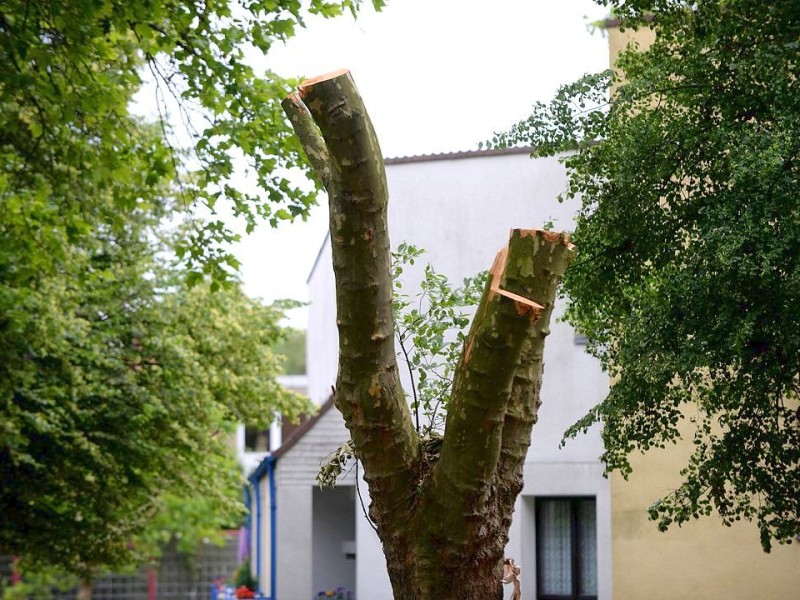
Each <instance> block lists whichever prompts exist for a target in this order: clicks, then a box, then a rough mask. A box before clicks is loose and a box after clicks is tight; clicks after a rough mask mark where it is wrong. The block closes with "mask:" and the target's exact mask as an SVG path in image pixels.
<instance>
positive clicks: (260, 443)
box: [244, 425, 270, 452]
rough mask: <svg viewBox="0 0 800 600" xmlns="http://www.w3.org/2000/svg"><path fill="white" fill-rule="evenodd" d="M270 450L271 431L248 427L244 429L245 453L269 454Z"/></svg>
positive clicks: (253, 426) (252, 426)
mask: <svg viewBox="0 0 800 600" xmlns="http://www.w3.org/2000/svg"><path fill="white" fill-rule="evenodd" d="M269 449H270V445H269V429H261V428H259V427H257V426H255V425H246V426H245V428H244V450H245V452H268V451H269Z"/></svg>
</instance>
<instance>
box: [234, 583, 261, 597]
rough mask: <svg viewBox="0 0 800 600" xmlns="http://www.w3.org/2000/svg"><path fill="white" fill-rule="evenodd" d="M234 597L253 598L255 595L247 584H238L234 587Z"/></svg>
mask: <svg viewBox="0 0 800 600" xmlns="http://www.w3.org/2000/svg"><path fill="white" fill-rule="evenodd" d="M236 597H237V598H255V597H256V595H255V594H254V593H253V590H251V589H250V588H248V587H247V586H244V585H240V586H239V587H238V588H236Z"/></svg>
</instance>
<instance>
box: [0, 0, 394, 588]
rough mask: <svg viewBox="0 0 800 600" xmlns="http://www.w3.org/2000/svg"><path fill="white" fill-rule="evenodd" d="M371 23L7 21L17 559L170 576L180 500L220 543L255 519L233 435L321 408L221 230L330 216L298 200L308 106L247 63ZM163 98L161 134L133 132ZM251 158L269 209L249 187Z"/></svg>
mask: <svg viewBox="0 0 800 600" xmlns="http://www.w3.org/2000/svg"><path fill="white" fill-rule="evenodd" d="M359 4H360V3H359V2H358V0H341V1H339V2H326V1H325V0H311V1H310V2H308V3H303V4H301V3H300V2H295V1H286V2H284V1H279V2H260V3H259V2H242V3H238V4H236V3H229V2H227V0H222V1H216V0H209V1H206V2H187V1H183V0H160V1H155V2H150V1H148V2H142V1H133V2H128V1H126V2H121V1H116V0H100V1H97V2H85V1H75V0H46V1H43V2H27V1H18V0H10V1H9V2H5V3H3V5H2V7H0V97H1V98H2V100H0V469H2V473H0V475H2V477H0V512H2V514H3V519H2V521H0V550H2V551H3V552H13V553H16V554H20V555H21V556H23V557H24V558H25V559H26V560H27V561H28V562H29V563H33V564H34V565H51V566H56V567H60V568H62V569H65V570H67V571H69V572H72V573H75V574H77V575H79V576H80V577H82V578H84V579H86V578H90V577H91V576H92V575H93V573H94V572H95V571H96V570H97V569H99V568H111V567H116V566H119V565H122V564H126V563H129V562H130V561H132V560H137V559H138V558H140V553H147V554H148V555H149V554H150V553H151V552H152V551H153V547H154V546H153V543H154V540H157V539H158V538H159V535H160V533H159V532H158V531H152V530H151V531H149V532H148V531H146V525H147V524H148V523H151V524H162V525H163V524H164V521H163V520H160V518H161V517H163V516H164V515H166V514H167V513H168V512H169V511H172V512H173V513H176V514H177V513H179V512H180V511H179V510H177V509H176V507H177V504H176V499H181V498H184V499H185V498H197V497H198V496H200V495H205V496H207V497H208V498H209V502H210V503H211V505H212V506H213V510H211V513H210V514H212V515H213V519H212V520H213V522H206V523H204V524H203V526H207V527H216V526H217V525H219V523H220V521H222V520H226V521H228V522H230V519H232V518H233V517H232V515H234V514H238V513H237V511H238V504H239V503H238V502H237V501H236V498H235V494H236V490H237V489H238V488H239V485H238V477H239V474H238V473H237V472H236V470H235V468H234V466H233V464H232V461H231V460H230V457H229V455H228V451H227V449H226V446H225V437H226V428H227V427H228V424H229V423H231V422H234V421H245V420H246V421H251V422H254V421H269V420H271V418H272V415H273V413H274V411H276V410H280V411H281V412H282V413H283V414H286V415H292V414H294V413H295V412H297V411H298V410H301V409H302V408H305V405H298V403H297V401H296V400H294V399H292V398H290V397H289V396H287V395H286V394H284V393H282V392H281V390H280V389H279V388H278V387H277V386H276V384H275V383H274V380H273V377H272V375H274V374H275V373H276V372H277V371H278V369H279V366H278V364H277V361H276V360H275V358H274V356H273V355H272V353H271V352H270V350H269V348H270V346H271V345H272V344H274V343H275V340H276V339H277V337H278V336H279V329H278V327H277V322H278V320H279V318H280V311H278V310H276V309H275V308H272V307H267V306H263V305H261V304H259V303H257V302H254V301H252V300H250V299H248V298H246V297H245V296H244V295H243V293H242V292H241V290H240V289H239V287H238V286H237V285H236V282H235V280H234V277H233V272H234V271H235V268H236V266H237V262H236V260H235V259H234V258H233V256H232V255H231V254H230V251H229V249H228V247H227V246H226V244H228V243H229V242H233V241H235V239H236V235H234V234H233V233H232V232H231V231H230V229H229V228H228V226H227V225H226V224H225V223H224V222H223V221H222V220H220V219H218V218H216V217H215V216H214V214H215V213H214V211H215V208H216V207H218V206H220V205H225V206H227V207H228V208H229V209H230V210H231V211H232V213H233V214H234V215H235V216H237V217H240V218H243V219H244V220H245V223H246V227H247V230H248V231H250V230H252V229H253V228H254V227H255V225H256V223H257V222H258V221H260V220H267V221H268V222H270V223H271V224H273V225H275V224H277V222H278V221H280V220H285V219H293V218H295V217H298V216H299V217H304V216H305V214H306V212H307V209H308V207H309V206H310V204H311V202H312V200H313V194H311V193H309V192H308V191H307V190H305V191H304V190H302V189H300V188H298V187H297V186H294V185H292V184H291V183H289V181H288V179H287V178H286V177H287V170H289V169H291V168H292V167H294V166H296V165H298V164H299V161H300V153H299V146H298V145H297V142H296V141H295V140H294V138H293V137H292V136H291V135H290V132H291V129H290V127H289V126H288V124H287V123H286V122H285V119H284V117H283V114H282V111H281V110H280V106H279V99H280V98H282V97H283V95H284V94H285V90H286V89H287V88H288V84H287V82H286V81H284V80H283V79H281V78H280V77H278V76H277V75H275V74H273V73H271V72H268V71H267V72H257V71H255V70H254V69H253V68H252V67H251V66H249V63H248V62H246V61H245V60H244V58H245V57H244V49H245V48H249V50H250V51H251V52H253V53H254V54H253V57H252V60H251V63H255V62H258V60H259V56H260V57H261V58H263V57H264V55H265V54H266V53H267V52H268V50H269V48H270V47H271V45H272V44H274V43H280V42H282V41H283V40H285V39H287V38H288V37H290V36H291V35H292V34H293V33H294V31H295V29H296V27H298V26H302V22H303V17H304V15H306V14H309V13H317V14H322V15H324V16H333V15H336V14H339V13H341V12H342V11H344V10H350V11H353V12H355V11H356V9H357V8H358V6H359ZM373 4H374V5H376V6H377V7H379V6H380V4H381V2H380V1H379V0H375V1H374V2H373ZM144 79H149V80H150V82H151V84H152V85H153V86H154V87H155V89H156V100H157V102H156V104H157V106H158V108H159V111H160V114H159V117H160V118H159V119H158V120H157V121H156V123H148V122H145V121H144V120H143V119H140V118H136V117H135V116H133V115H132V113H131V111H130V106H131V103H132V100H133V97H134V94H136V93H137V92H138V91H140V90H141V89H142V85H143V81H144ZM167 111H172V113H173V115H172V116H173V117H180V119H179V120H181V121H182V122H183V123H184V125H185V128H186V130H185V131H182V132H179V131H175V130H173V129H172V128H171V127H170V126H169V124H168V122H167V120H166V119H167V117H168V116H169V115H168V114H167ZM236 157H241V158H242V159H243V162H245V163H246V164H247V165H248V169H249V173H250V174H251V175H252V178H253V179H254V180H255V181H256V182H257V183H258V189H259V190H260V192H258V193H255V194H254V193H251V192H249V191H247V190H246V189H245V188H243V187H242V186H241V185H240V184H238V183H237V182H236V181H234V179H236V175H237V174H236V173H235V163H234V161H235V159H236ZM238 180H239V181H243V180H244V178H241V177H240V178H238ZM201 209H202V210H203V211H204V212H206V213H209V214H211V215H212V218H211V219H209V220H201V219H200V218H198V216H197V214H198V211H199V210H201ZM165 224H168V225H169V226H170V227H176V224H180V226H179V227H178V229H177V231H174V232H172V231H170V230H168V229H167V228H166V226H165ZM173 257H178V258H179V259H181V262H180V263H177V262H175V261H174V260H173ZM215 290H216V291H217V293H216V294H212V293H210V291H215ZM184 506H185V505H184ZM185 523H186V521H183V522H182V523H180V524H179V525H185ZM173 525H175V522H174V521H173ZM167 529H169V528H167ZM137 539H138V540H139V542H138V544H137V543H132V542H135V541H136V540H137Z"/></svg>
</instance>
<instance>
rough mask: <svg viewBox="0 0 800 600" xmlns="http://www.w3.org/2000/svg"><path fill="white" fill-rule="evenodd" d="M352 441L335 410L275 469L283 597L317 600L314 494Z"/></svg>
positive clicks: (347, 479) (347, 481) (346, 480)
mask: <svg viewBox="0 0 800 600" xmlns="http://www.w3.org/2000/svg"><path fill="white" fill-rule="evenodd" d="M349 438H350V434H349V433H348V431H347V429H346V428H345V426H344V420H343V419H342V416H341V414H340V413H339V411H337V410H336V409H335V408H331V409H330V410H328V411H327V412H326V413H324V414H323V415H321V416H320V418H319V420H318V421H317V422H316V423H315V424H314V426H313V427H312V428H311V429H309V430H308V432H307V433H306V434H305V435H304V436H303V437H301V438H300V439H299V440H298V441H297V443H296V444H294V445H293V446H291V447H290V448H289V449H288V450H286V451H285V452H284V453H282V454H280V455H279V457H278V459H277V462H276V466H275V488H276V492H275V493H276V496H277V525H276V534H277V552H276V554H277V556H276V560H277V574H276V594H277V597H278V598H282V599H285V600H290V599H293V598H312V597H315V596H314V595H315V594H316V593H317V591H319V590H314V589H313V586H314V580H313V577H312V574H313V569H314V556H313V538H312V535H313V529H314V528H313V491H314V488H315V487H317V482H316V477H317V473H318V472H319V468H320V466H321V465H322V464H323V463H324V462H325V461H326V460H327V458H328V455H329V454H330V453H331V452H333V451H334V450H335V449H336V448H338V447H339V446H340V445H341V444H342V443H343V442H345V441H347V440H348V439H349ZM354 480H355V476H354V474H352V473H350V474H347V475H345V476H343V477H342V479H341V480H340V482H339V484H338V485H339V486H352V485H353V484H354Z"/></svg>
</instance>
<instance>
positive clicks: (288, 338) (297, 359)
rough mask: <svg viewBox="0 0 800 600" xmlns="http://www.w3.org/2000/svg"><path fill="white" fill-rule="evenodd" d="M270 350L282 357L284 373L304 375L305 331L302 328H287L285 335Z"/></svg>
mask: <svg viewBox="0 0 800 600" xmlns="http://www.w3.org/2000/svg"><path fill="white" fill-rule="evenodd" d="M272 351H273V352H275V354H279V355H281V356H283V357H284V361H283V366H282V369H283V370H282V372H283V373H284V374H285V375H305V372H306V332H305V330H303V329H293V328H287V329H286V331H285V336H284V337H283V338H282V339H281V340H279V341H278V342H277V343H276V344H275V346H273V348H272Z"/></svg>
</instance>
